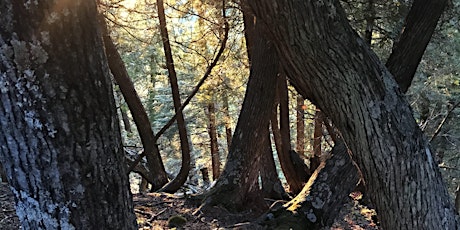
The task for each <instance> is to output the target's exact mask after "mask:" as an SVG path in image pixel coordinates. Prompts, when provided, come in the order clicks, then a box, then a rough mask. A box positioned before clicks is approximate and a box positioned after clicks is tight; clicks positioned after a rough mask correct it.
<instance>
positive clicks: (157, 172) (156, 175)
mask: <svg viewBox="0 0 460 230" xmlns="http://www.w3.org/2000/svg"><path fill="white" fill-rule="evenodd" d="M99 20H100V24H101V30H102V31H103V33H102V35H103V38H104V45H105V52H106V54H107V59H108V63H109V67H110V70H111V71H112V74H113V77H114V79H115V81H116V82H117V84H118V85H119V87H120V91H121V93H122V94H123V97H124V99H125V101H126V103H127V104H128V107H129V110H130V111H131V114H132V115H133V119H134V123H135V124H136V127H137V130H138V132H139V137H140V138H141V142H142V145H143V146H144V153H145V155H146V157H147V165H148V172H147V173H146V174H144V175H143V176H144V177H145V178H146V179H147V180H148V182H149V183H151V184H152V190H154V191H156V190H158V189H160V188H161V187H163V186H164V185H165V184H166V183H168V177H167V175H166V171H165V167H164V164H163V161H162V159H161V155H160V150H159V149H158V146H157V145H156V142H155V140H154V134H153V130H152V126H151V124H150V121H149V117H148V115H147V112H146V111H145V108H144V106H143V105H142V102H141V99H140V98H139V96H138V94H137V92H136V89H135V88H134V83H133V82H132V81H131V79H130V78H129V75H128V71H127V70H126V66H125V63H124V62H123V60H122V59H121V57H120V54H119V53H118V51H117V48H116V47H115V44H114V43H113V41H112V38H111V37H110V34H109V32H108V30H107V25H106V23H105V19H104V18H103V17H102V15H100V17H99ZM128 173H129V172H128Z"/></svg>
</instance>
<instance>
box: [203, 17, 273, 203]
mask: <svg viewBox="0 0 460 230" xmlns="http://www.w3.org/2000/svg"><path fill="white" fill-rule="evenodd" d="M246 16H247V15H246ZM249 21H251V22H254V20H249ZM263 29H264V28H263V24H260V23H255V25H254V27H253V28H252V27H251V28H248V27H246V33H248V38H247V39H249V40H251V41H253V43H252V44H253V46H251V58H252V60H253V61H254V64H253V65H251V71H250V76H249V80H248V85H247V89H246V95H245V98H244V102H243V105H242V109H241V112H240V116H239V119H238V123H237V125H236V129H235V133H234V136H233V141H232V144H231V147H230V151H229V153H228V156H227V163H226V165H225V167H224V169H223V171H222V174H221V176H220V177H219V178H218V179H217V182H216V185H215V186H214V187H213V188H212V189H211V190H210V191H209V193H208V194H206V198H205V199H204V201H203V204H204V205H203V207H206V206H213V205H222V206H224V207H225V208H227V209H228V210H230V211H238V210H243V209H251V208H254V209H261V208H265V207H264V206H265V203H264V202H263V197H262V196H261V194H260V192H259V188H258V183H257V178H258V176H259V167H254V165H257V166H258V165H259V161H260V158H261V156H262V152H263V150H264V149H266V144H265V143H264V142H261V141H260V140H261V139H260V138H261V137H262V138H265V135H266V129H267V124H268V122H269V116H270V108H271V107H272V105H273V100H274V92H275V87H276V73H277V70H278V67H277V64H278V59H277V57H276V55H273V54H274V52H273V51H274V50H273V49H272V48H273V47H272V43H269V42H267V41H266V40H265V39H263V37H261V36H257V35H258V34H261V33H262V32H261V31H262V30H263ZM256 60H257V61H256Z"/></svg>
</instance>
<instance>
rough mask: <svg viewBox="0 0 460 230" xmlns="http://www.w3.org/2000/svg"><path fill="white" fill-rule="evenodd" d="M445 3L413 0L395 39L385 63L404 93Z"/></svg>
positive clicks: (438, 0) (441, 1)
mask: <svg viewBox="0 0 460 230" xmlns="http://www.w3.org/2000/svg"><path fill="white" fill-rule="evenodd" d="M446 4H447V0H437V1H431V0H415V1H414V3H412V6H411V9H410V10H409V13H408V15H407V17H406V19H405V25H404V27H403V31H402V33H401V35H400V36H399V38H398V40H397V41H395V43H394V45H393V52H392V53H391V55H390V57H389V58H388V60H387V63H386V66H387V68H388V71H390V73H392V74H393V77H394V78H395V79H396V82H397V83H398V85H399V88H400V89H401V91H402V92H403V93H406V92H407V90H408V89H409V86H410V84H411V83H412V79H413V78H414V74H415V71H416V70H417V67H418V64H419V63H420V60H422V56H423V53H424V52H425V49H426V46H427V45H428V42H430V39H431V35H432V34H433V32H434V30H435V28H436V25H437V24H438V20H439V18H440V17H441V15H442V12H443V11H444V7H445V6H446Z"/></svg>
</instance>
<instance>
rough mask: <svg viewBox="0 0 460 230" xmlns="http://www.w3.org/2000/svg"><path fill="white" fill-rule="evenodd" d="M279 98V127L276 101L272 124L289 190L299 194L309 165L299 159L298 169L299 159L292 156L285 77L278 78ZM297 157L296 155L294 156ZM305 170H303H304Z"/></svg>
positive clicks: (306, 178)
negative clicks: (295, 164) (297, 167)
mask: <svg viewBox="0 0 460 230" xmlns="http://www.w3.org/2000/svg"><path fill="white" fill-rule="evenodd" d="M277 86H278V87H277V99H276V102H279V106H280V109H279V110H280V115H279V117H280V125H279V127H278V119H277V108H276V103H275V106H274V109H273V111H272V115H271V124H272V131H273V136H274V138H275V145H276V150H277V153H278V159H279V161H280V165H281V169H282V171H283V173H284V177H285V178H286V181H287V183H288V184H289V190H290V192H291V193H293V194H298V193H299V192H300V191H301V190H302V188H303V186H304V184H305V183H306V182H307V180H308V178H309V177H310V175H309V173H308V172H309V171H308V169H307V168H308V167H307V166H306V165H305V163H303V162H302V163H301V162H300V161H297V165H298V166H299V167H300V169H301V170H298V169H296V167H295V166H294V162H293V160H298V159H296V158H293V157H291V152H290V151H291V143H290V142H291V140H290V139H291V138H290V127H289V105H288V89H287V83H286V78H285V77H279V78H278V80H277ZM294 157H295V156H294ZM297 157H298V156H297ZM302 171H303V172H302Z"/></svg>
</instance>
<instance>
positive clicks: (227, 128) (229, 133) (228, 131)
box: [223, 92, 232, 151]
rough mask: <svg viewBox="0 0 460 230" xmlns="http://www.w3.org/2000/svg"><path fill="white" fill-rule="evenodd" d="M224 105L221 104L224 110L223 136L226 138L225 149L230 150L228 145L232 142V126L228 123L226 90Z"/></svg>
mask: <svg viewBox="0 0 460 230" xmlns="http://www.w3.org/2000/svg"><path fill="white" fill-rule="evenodd" d="M223 100H224V105H223V111H224V122H225V136H226V138H227V151H229V150H230V146H231V144H232V127H231V123H230V119H231V117H230V113H229V112H228V108H229V105H228V94H227V92H224V98H223Z"/></svg>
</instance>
